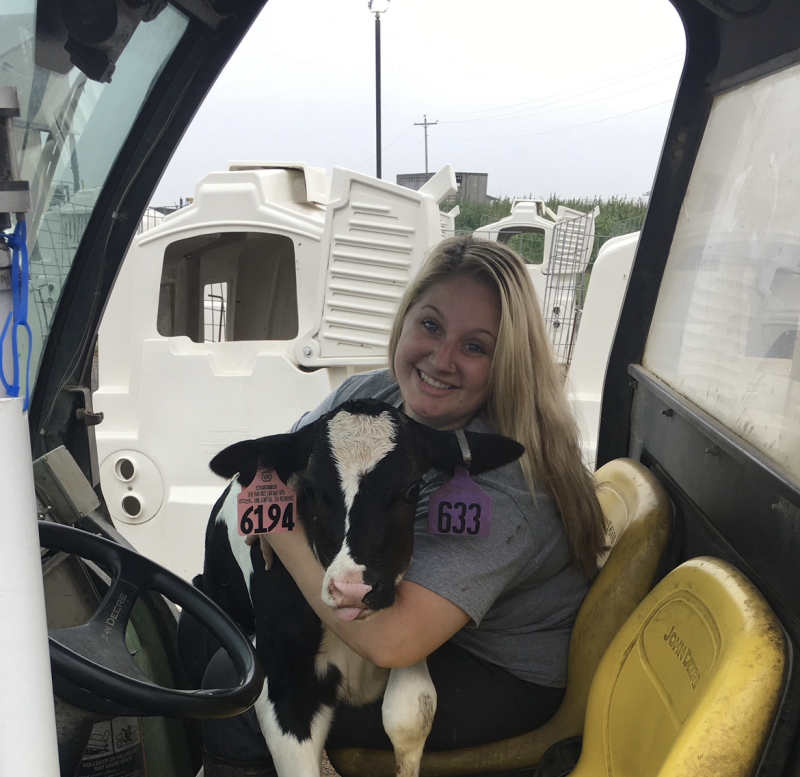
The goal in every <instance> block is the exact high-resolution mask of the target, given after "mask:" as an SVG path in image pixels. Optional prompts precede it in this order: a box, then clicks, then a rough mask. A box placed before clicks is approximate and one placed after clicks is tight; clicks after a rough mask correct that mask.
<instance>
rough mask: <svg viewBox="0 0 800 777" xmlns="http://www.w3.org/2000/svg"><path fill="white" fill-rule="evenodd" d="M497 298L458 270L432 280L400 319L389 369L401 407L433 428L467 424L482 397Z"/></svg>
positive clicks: (497, 316)
mask: <svg viewBox="0 0 800 777" xmlns="http://www.w3.org/2000/svg"><path fill="white" fill-rule="evenodd" d="M499 330H500V300H499V299H498V296H497V293H496V292H495V291H494V290H493V289H491V288H489V287H488V286H486V285H484V284H482V283H478V282H477V281H474V280H472V278H469V277H466V276H461V277H455V278H453V279H451V280H448V281H444V282H442V283H439V284H437V285H435V286H433V287H432V288H431V289H430V290H429V291H428V292H427V293H426V294H424V295H423V296H422V298H421V299H420V300H419V301H418V302H417V303H416V304H415V305H413V306H412V307H411V308H410V309H409V311H408V313H407V314H406V317H405V319H404V321H403V328H402V332H401V334H400V339H399V341H398V344H397V351H396V353H395V358H394V373H395V376H396V377H397V382H398V384H399V385H400V392H401V394H402V395H403V401H404V406H403V411H404V412H405V413H406V414H407V415H409V416H411V418H413V419H414V420H416V421H419V422H420V423H423V424H425V425H426V426H431V427H433V428H434V429H457V428H459V427H462V426H464V425H465V424H467V423H468V422H469V421H470V420H472V418H473V417H474V416H475V415H476V414H477V413H478V411H479V410H480V409H481V407H482V406H483V404H484V402H485V401H486V392H487V389H488V386H489V371H490V368H491V365H492V357H493V356H494V351H495V347H496V345H497V336H498V332H499Z"/></svg>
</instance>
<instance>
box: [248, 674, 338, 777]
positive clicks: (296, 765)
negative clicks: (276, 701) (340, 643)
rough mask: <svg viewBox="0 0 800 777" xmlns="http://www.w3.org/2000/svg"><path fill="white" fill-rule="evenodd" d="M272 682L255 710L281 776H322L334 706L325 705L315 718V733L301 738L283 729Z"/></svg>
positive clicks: (260, 697)
mask: <svg viewBox="0 0 800 777" xmlns="http://www.w3.org/2000/svg"><path fill="white" fill-rule="evenodd" d="M268 682H269V681H265V683H264V690H263V691H262V692H261V695H260V696H259V697H258V699H257V700H256V703H255V711H256V716H257V717H258V723H259V725H260V726H261V733H262V734H263V735H264V739H266V741H267V747H268V748H269V751H270V754H271V755H272V760H273V762H274V764H275V770H276V771H277V773H278V777H319V774H320V768H321V764H322V749H323V747H324V746H325V739H326V738H327V736H328V730H329V729H330V727H331V721H332V720H333V713H334V710H333V708H332V707H330V706H328V705H321V706H320V707H319V710H318V711H317V713H316V714H315V715H314V717H313V719H312V721H311V736H310V737H308V738H304V739H298V738H297V737H296V736H295V735H294V734H291V733H285V732H284V731H282V730H281V727H280V725H279V724H278V718H277V716H276V714H275V708H274V706H273V704H272V702H271V701H270V699H269V693H268V688H267V683H268Z"/></svg>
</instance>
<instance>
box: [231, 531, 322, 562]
mask: <svg viewBox="0 0 800 777" xmlns="http://www.w3.org/2000/svg"><path fill="white" fill-rule="evenodd" d="M244 541H245V542H246V543H247V544H248V545H255V544H256V542H260V544H261V555H262V556H264V564H265V565H266V567H267V569H272V564H273V563H274V561H275V550H274V548H273V544H274V545H277V546H278V548H280V549H283V550H284V551H285V550H286V549H287V548H290V547H293V546H295V547H296V546H297V545H298V544H303V545H305V544H307V542H306V533H305V532H304V531H303V525H302V524H301V523H300V522H299V521H296V522H295V525H294V529H293V530H292V531H291V532H277V533H276V534H248V535H247V537H245V539H244Z"/></svg>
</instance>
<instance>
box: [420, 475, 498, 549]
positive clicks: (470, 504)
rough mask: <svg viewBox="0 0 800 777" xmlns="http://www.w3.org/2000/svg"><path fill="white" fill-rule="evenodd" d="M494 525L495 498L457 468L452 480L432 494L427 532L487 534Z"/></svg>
mask: <svg viewBox="0 0 800 777" xmlns="http://www.w3.org/2000/svg"><path fill="white" fill-rule="evenodd" d="M491 528H492V497H490V496H489V494H487V493H486V492H485V491H484V490H483V489H482V488H481V487H480V486H479V485H478V484H477V483H476V482H475V481H474V480H473V479H472V478H471V477H470V476H469V473H468V472H467V470H466V469H464V467H458V468H457V469H456V472H455V474H454V475H453V477H452V479H451V480H448V481H447V483H445V484H444V485H443V486H442V487H441V488H439V489H437V490H436V491H435V492H434V493H433V494H431V499H430V502H429V504H428V533H429V534H451V535H453V536H454V537H488V536H489V532H490V531H491Z"/></svg>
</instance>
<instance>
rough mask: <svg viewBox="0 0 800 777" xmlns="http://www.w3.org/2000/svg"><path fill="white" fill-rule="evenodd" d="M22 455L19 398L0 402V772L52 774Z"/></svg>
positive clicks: (46, 673)
mask: <svg viewBox="0 0 800 777" xmlns="http://www.w3.org/2000/svg"><path fill="white" fill-rule="evenodd" d="M30 451H31V448H30V438H29V436H28V418H27V415H26V414H24V413H23V412H22V399H21V398H20V397H16V398H13V399H11V398H5V397H4V398H0V494H2V509H0V524H1V525H2V536H3V541H2V542H0V624H2V627H0V775H9V776H10V775H21V774H30V775H36V777H58V774H59V768H58V744H57V741H56V725H55V711H54V707H53V684H52V680H51V678H50V654H49V649H48V646H47V620H46V616H45V608H44V586H43V584H42V565H41V555H40V551H39V534H38V531H37V523H36V521H37V515H36V498H35V496H34V490H33V468H32V466H31V452H30Z"/></svg>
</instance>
